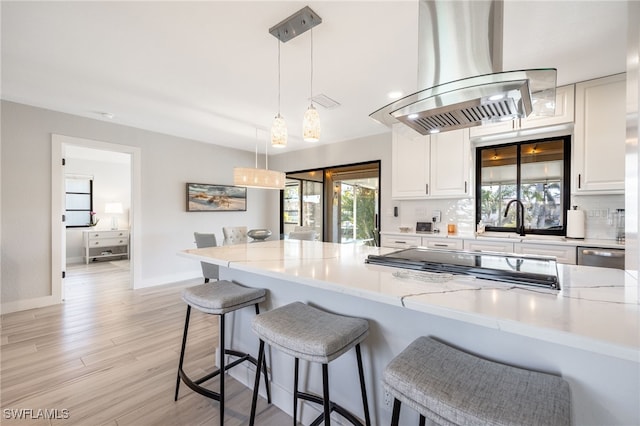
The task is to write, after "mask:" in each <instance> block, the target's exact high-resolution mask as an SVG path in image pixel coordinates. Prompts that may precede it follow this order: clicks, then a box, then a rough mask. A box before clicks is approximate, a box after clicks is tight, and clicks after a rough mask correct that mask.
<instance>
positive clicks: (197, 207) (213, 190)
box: [187, 183, 247, 212]
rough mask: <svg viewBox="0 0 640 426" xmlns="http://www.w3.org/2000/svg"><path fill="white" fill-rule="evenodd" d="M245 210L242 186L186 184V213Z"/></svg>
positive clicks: (245, 198)
mask: <svg viewBox="0 0 640 426" xmlns="http://www.w3.org/2000/svg"><path fill="white" fill-rule="evenodd" d="M246 210H247V188H245V187H242V186H229V185H212V184H206V183H187V211H188V212H235V211H246Z"/></svg>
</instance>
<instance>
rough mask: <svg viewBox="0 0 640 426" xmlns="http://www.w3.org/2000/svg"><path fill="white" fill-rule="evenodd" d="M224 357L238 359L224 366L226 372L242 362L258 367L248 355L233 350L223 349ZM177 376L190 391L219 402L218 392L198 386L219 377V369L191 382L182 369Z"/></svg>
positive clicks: (254, 360)
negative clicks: (229, 356) (228, 356)
mask: <svg viewBox="0 0 640 426" xmlns="http://www.w3.org/2000/svg"><path fill="white" fill-rule="evenodd" d="M224 354H225V355H231V356H236V357H239V358H238V359H236V360H235V361H233V362H231V363H229V364H227V365H225V366H224V371H227V370H229V369H231V368H233V367H235V366H236V365H238V364H241V363H243V362H244V361H249V362H250V363H252V364H253V365H255V366H256V367H257V366H258V361H257V360H256V359H255V358H254V357H253V356H251V355H250V354H246V353H243V352H239V351H235V350H233V349H225V351H224ZM178 375H179V376H180V379H182V381H183V382H184V384H185V385H187V386H188V387H189V388H190V389H191V390H192V391H194V392H197V393H199V394H200V395H204V396H206V397H209V398H212V399H214V400H216V401H220V393H219V392H214V391H212V390H210V389H207V388H205V387H203V386H200V385H201V384H202V383H204V382H206V381H207V380H210V379H213V378H214V377H216V376H219V375H220V369H217V370H215V371H212V372H211V373H209V374H207V375H205V376H202V377H200V378H198V379H195V380H192V379H191V378H190V377H189V376H187V373H185V372H184V370H183V369H182V367H180V368H178Z"/></svg>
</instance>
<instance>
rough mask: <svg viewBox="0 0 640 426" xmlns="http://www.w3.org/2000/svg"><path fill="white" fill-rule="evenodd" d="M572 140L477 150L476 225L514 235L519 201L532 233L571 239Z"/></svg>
mask: <svg viewBox="0 0 640 426" xmlns="http://www.w3.org/2000/svg"><path fill="white" fill-rule="evenodd" d="M570 143H571V137H570V136H563V137H555V138H548V139H540V140H533V141H524V142H516V143H510V144H504V145H494V146H486V147H479V148H477V149H476V182H477V185H476V223H482V224H484V226H485V230H486V231H497V232H515V231H516V229H519V227H520V225H521V224H520V220H521V219H520V217H521V216H520V214H519V212H518V209H519V206H518V203H512V204H511V207H510V208H509V209H508V214H507V215H506V217H505V211H506V210H507V204H508V203H509V202H510V201H511V200H518V201H520V202H521V203H522V205H523V206H524V230H525V233H527V234H545V235H566V211H567V209H568V206H569V203H570V198H569V197H570V184H571V183H570V164H571V163H570V159H571V155H570V154H571V151H570V150H571V148H570Z"/></svg>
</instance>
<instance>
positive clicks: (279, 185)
mask: <svg viewBox="0 0 640 426" xmlns="http://www.w3.org/2000/svg"><path fill="white" fill-rule="evenodd" d="M257 140H258V129H256V142H257ZM267 146H268V144H267V141H266V140H265V142H264V161H265V168H264V169H260V168H258V144H257V143H256V167H255V168H251V167H234V168H233V184H234V185H236V186H245V187H248V188H261V189H284V182H285V174H284V173H283V172H278V171H275V170H269V158H268V155H267Z"/></svg>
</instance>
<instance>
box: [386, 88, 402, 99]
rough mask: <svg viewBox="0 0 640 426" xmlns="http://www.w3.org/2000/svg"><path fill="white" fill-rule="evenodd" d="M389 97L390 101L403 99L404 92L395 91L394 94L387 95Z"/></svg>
mask: <svg viewBox="0 0 640 426" xmlns="http://www.w3.org/2000/svg"><path fill="white" fill-rule="evenodd" d="M387 96H388V97H389V99H398V98H400V97H402V92H401V91H399V90H394V91H392V92H389V93H387Z"/></svg>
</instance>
